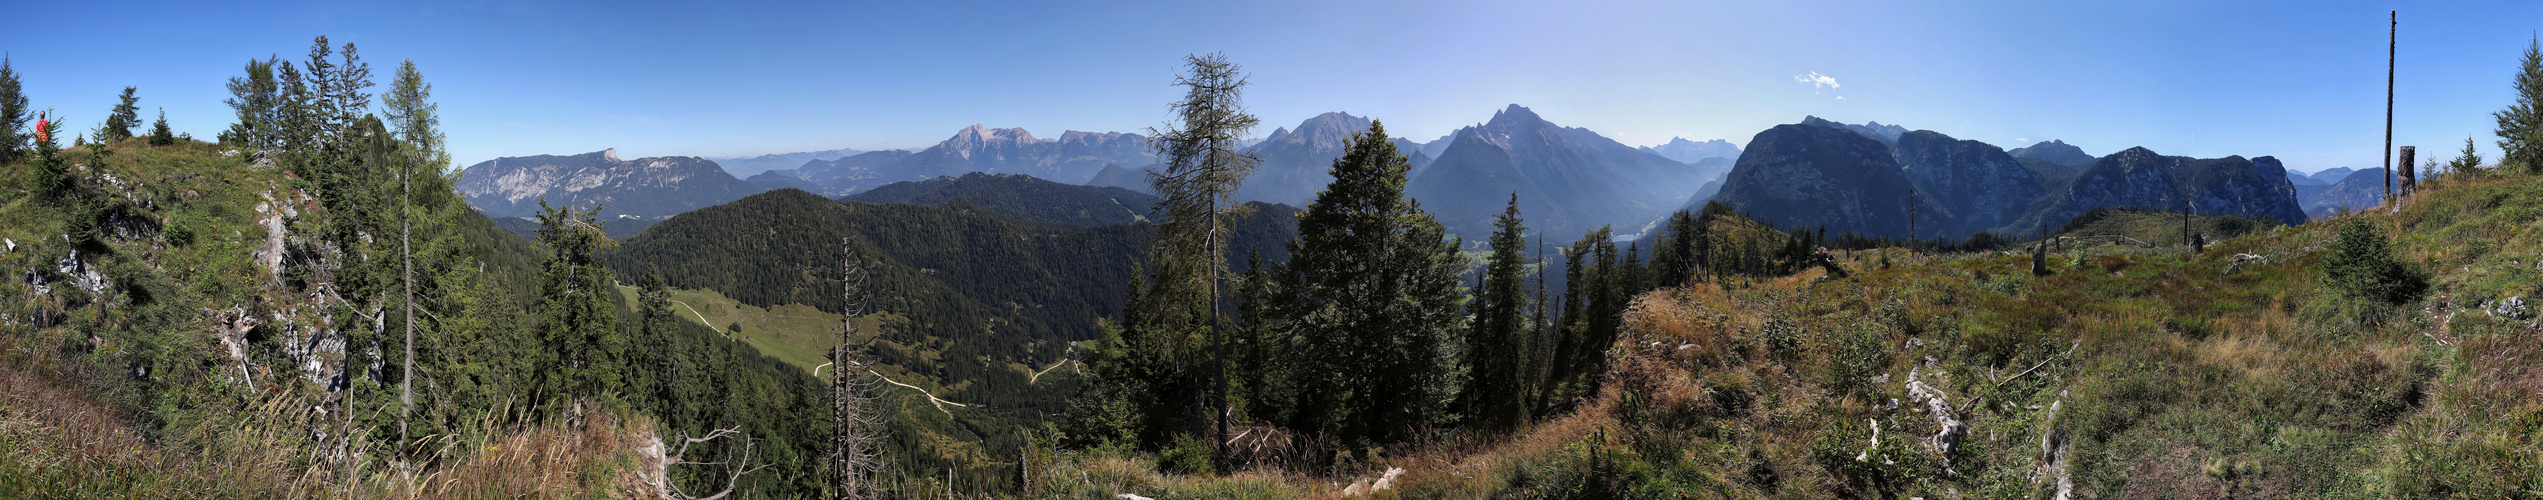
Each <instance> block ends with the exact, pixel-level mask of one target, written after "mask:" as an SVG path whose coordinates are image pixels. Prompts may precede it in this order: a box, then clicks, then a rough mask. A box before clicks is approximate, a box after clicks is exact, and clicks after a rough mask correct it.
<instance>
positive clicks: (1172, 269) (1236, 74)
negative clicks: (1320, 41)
mask: <svg viewBox="0 0 2543 500" xmlns="http://www.w3.org/2000/svg"><path fill="white" fill-rule="evenodd" d="M1185 63H1186V65H1187V67H1186V68H1185V70H1184V72H1183V73H1182V74H1180V75H1176V77H1175V85H1178V86H1181V87H1183V88H1184V97H1183V99H1182V100H1180V101H1177V102H1175V103H1174V104H1173V105H1172V109H1173V111H1174V118H1175V121H1173V122H1170V123H1168V124H1167V125H1166V128H1165V129H1163V130H1155V129H1151V130H1150V131H1149V132H1150V133H1151V134H1152V135H1154V136H1155V137H1156V139H1155V147H1156V148H1157V152H1158V153H1159V154H1158V156H1160V157H1162V158H1160V160H1161V162H1162V163H1163V165H1162V166H1161V167H1162V168H1161V169H1159V170H1155V171H1151V172H1149V174H1148V183H1149V185H1150V186H1152V187H1153V188H1155V190H1156V192H1157V197H1158V198H1159V200H1158V202H1157V205H1158V209H1159V211H1160V212H1163V213H1164V216H1165V219H1164V220H1163V221H1162V222H1161V223H1159V224H1158V226H1157V236H1156V242H1155V243H1154V245H1153V246H1151V247H1150V250H1149V253H1150V257H1149V261H1148V262H1149V265H1150V266H1152V269H1150V271H1151V272H1153V273H1155V274H1154V275H1153V277H1152V278H1151V279H1152V280H1153V283H1151V284H1150V286H1149V288H1148V293H1147V294H1146V296H1145V297H1143V298H1140V299H1139V300H1135V301H1134V304H1133V305H1132V307H1136V308H1140V309H1143V311H1144V312H1143V313H1142V314H1138V315H1137V317H1138V319H1139V320H1140V321H1133V322H1131V324H1129V325H1128V328H1129V330H1130V331H1129V332H1126V333H1128V335H1126V336H1125V338H1126V340H1128V341H1129V342H1131V344H1130V347H1131V348H1133V349H1141V350H1147V351H1151V352H1154V353H1156V356H1154V358H1153V359H1155V360H1156V361H1158V362H1161V363H1164V365H1165V366H1162V367H1160V369H1162V370H1164V371H1165V372H1166V373H1174V374H1177V376H1176V377H1175V378H1173V379H1172V380H1174V381H1173V382H1161V383H1162V384H1168V385H1170V387H1162V388H1160V389H1162V390H1158V391H1154V394H1155V396H1157V397H1160V398H1174V399H1187V398H1188V399H1187V400H1188V401H1189V404H1190V406H1188V407H1187V409H1188V412H1187V413H1186V414H1185V416H1184V417H1183V418H1182V420H1185V422H1183V423H1184V425H1185V427H1186V429H1188V431H1189V432H1191V433H1195V434H1198V433H1201V432H1204V429H1205V428H1206V427H1207V425H1208V422H1209V421H1210V420H1212V416H1209V415H1205V414H1204V412H1211V413H1217V415H1215V417H1216V418H1215V420H1216V421H1217V423H1218V432H1217V435H1218V436H1219V438H1220V439H1217V440H1214V441H1213V442H1224V441H1225V439H1224V438H1225V436H1226V433H1227V429H1226V428H1227V419H1226V412H1225V411H1224V401H1225V400H1226V397H1225V396H1226V392H1227V379H1226V374H1225V368H1226V363H1225V362H1224V361H1225V360H1226V354H1227V353H1226V347H1225V343H1224V339H1223V338H1221V332H1222V330H1223V329H1222V327H1221V326H1220V325H1219V312H1218V302H1219V300H1218V296H1219V294H1218V290H1219V288H1220V285H1219V282H1220V279H1221V275H1222V274H1223V273H1224V272H1225V270H1226V267H1227V259H1226V247H1227V241H1228V237H1229V227H1228V225H1229V222H1230V219H1233V218H1236V217H1240V216H1242V214H1241V213H1239V208H1240V207H1241V205H1239V204H1237V202H1236V199H1235V195H1236V187H1237V185H1238V184H1239V183H1241V182H1243V181H1244V180H1245V176H1246V175H1247V174H1249V173H1251V172H1253V170H1254V164H1255V158H1254V155H1253V154H1251V153H1246V152H1243V151H1241V148H1242V147H1243V142H1242V141H1243V140H1244V139H1245V134H1246V133H1247V132H1248V131H1250V130H1252V129H1253V128H1254V125H1255V124H1257V123H1259V120H1257V119H1255V118H1254V115H1251V114H1247V113H1246V111H1245V105H1244V89H1245V86H1246V85H1247V83H1248V82H1247V81H1246V79H1245V75H1244V73H1243V71H1242V70H1241V69H1240V68H1239V67H1238V66H1237V65H1236V64H1235V63H1232V62H1229V61H1228V60H1227V57H1226V56H1223V55H1217V54H1212V55H1207V56H1201V55H1194V56H1189V57H1187V58H1185ZM1203 335H1207V336H1208V337H1209V338H1208V340H1209V343H1210V344H1212V345H1211V349H1209V350H1207V351H1205V350H1204V349H1203V348H1202V345H1203V344H1202V342H1201V340H1202V336H1203ZM1209 359H1215V360H1216V362H1210V363H1209V364H1207V365H1204V364H1203V363H1204V362H1205V361H1208V360H1209ZM1205 367H1206V369H1208V370H1212V371H1215V372H1216V375H1217V377H1216V378H1217V384H1216V386H1217V387H1216V389H1214V390H1213V389H1209V388H1208V387H1207V386H1206V385H1204V384H1190V383H1189V382H1188V381H1189V380H1191V379H1195V378H1203V377H1206V376H1208V375H1211V374H1212V371H1202V370H1204V369H1205ZM1186 385H1188V387H1187V386H1186ZM1213 397H1215V399H1216V401H1218V404H1213V403H1212V401H1211V400H1212V399H1213ZM1214 409H1215V410H1214Z"/></svg>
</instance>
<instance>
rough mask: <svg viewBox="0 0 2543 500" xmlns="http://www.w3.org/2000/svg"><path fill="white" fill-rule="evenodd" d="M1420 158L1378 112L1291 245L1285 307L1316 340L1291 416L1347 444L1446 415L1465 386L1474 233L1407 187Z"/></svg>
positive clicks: (1309, 341) (1306, 351)
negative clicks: (1468, 249) (1453, 225)
mask: <svg viewBox="0 0 2543 500" xmlns="http://www.w3.org/2000/svg"><path fill="white" fill-rule="evenodd" d="M1410 168H1411V165H1410V163H1409V161H1408V160H1406V159H1405V158H1404V155H1403V154H1401V153H1398V152H1396V150H1395V145H1394V144H1393V143H1391V142H1389V141H1388V140H1387V136H1386V129H1385V127H1384V126H1383V124H1382V123H1378V122H1371V125H1370V127H1369V131H1368V132H1367V133H1365V134H1357V135H1354V136H1353V137H1352V139H1351V142H1350V144H1349V146H1348V147H1347V149H1346V150H1345V153H1343V155H1342V156H1341V157H1339V158H1335V159H1334V161H1333V168H1332V170H1331V172H1332V174H1333V178H1334V180H1333V183H1332V184H1330V185H1328V186H1326V187H1325V189H1324V191H1323V192H1321V193H1318V194H1317V195H1316V199H1315V200H1314V201H1313V202H1310V203H1309V204H1308V206H1307V209H1306V210H1305V211H1304V212H1302V214H1301V216H1300V217H1299V219H1298V239H1297V240H1293V241H1291V242H1290V244H1289V252H1290V260H1289V263H1288V265H1287V266H1285V267H1286V268H1287V272H1286V273H1284V275H1285V277H1286V279H1284V280H1283V281H1282V282H1281V284H1280V305H1279V308H1280V312H1279V314H1278V316H1280V317H1283V318H1287V320H1288V323H1287V324H1288V325H1289V328H1290V329H1291V330H1292V331H1293V332H1294V334H1295V335H1297V336H1298V337H1300V338H1301V339H1302V340H1303V342H1304V344H1305V347H1304V348H1303V349H1300V350H1299V351H1300V352H1298V353H1297V354H1296V356H1297V358H1296V359H1298V360H1299V362H1300V366H1298V367H1297V371H1296V373H1297V374H1298V375H1299V376H1300V377H1301V379H1300V380H1299V381H1298V384H1299V386H1298V394H1299V395H1300V403H1299V404H1298V405H1297V407H1296V410H1295V411H1296V414H1297V416H1298V417H1297V418H1296V419H1293V421H1292V423H1291V424H1292V426H1294V427H1296V428H1300V429H1314V430H1317V431H1321V432H1322V433H1323V434H1325V435H1327V436H1328V437H1330V438H1333V439H1336V440H1338V442H1340V443H1343V444H1346V445H1353V446H1356V445H1365V444H1372V443H1390V442H1396V441H1400V440H1403V439H1409V438H1413V437H1416V436H1415V434H1414V432H1416V431H1418V430H1420V429H1425V428H1430V427H1432V426H1436V425H1440V424H1443V423H1444V422H1445V420H1446V419H1447V418H1449V417H1452V416H1453V415H1451V414H1450V413H1449V411H1448V410H1449V408H1450V405H1451V404H1452V403H1453V402H1454V401H1455V397H1456V392H1457V390H1458V389H1459V388H1460V387H1462V386H1463V385H1464V384H1463V383H1462V381H1460V380H1458V371H1457V368H1458V367H1457V366H1456V365H1457V360H1458V359H1460V356H1462V354H1461V353H1460V351H1462V350H1463V348H1464V347H1465V346H1464V345H1463V342H1461V339H1460V338H1459V335H1458V334H1459V333H1461V332H1462V330H1463V328H1462V325H1459V322H1460V319H1461V318H1460V316H1462V315H1461V314H1459V313H1460V311H1459V310H1458V309H1459V308H1458V307H1457V302H1458V301H1459V300H1460V299H1461V298H1462V294H1460V293H1458V290H1457V287H1458V285H1459V281H1458V273H1460V272H1462V271H1464V269H1465V267H1466V266H1465V264H1466V259H1465V257H1464V256H1462V255H1459V254H1458V253H1457V248H1458V247H1459V246H1462V241H1457V240H1450V239H1449V238H1447V237H1446V230H1445V229H1443V228H1442V227H1441V226H1440V225H1439V223H1438V222H1437V221H1436V220H1435V219H1434V218H1433V217H1432V216H1431V215H1430V214H1429V213H1428V212H1424V211H1422V210H1421V207H1420V206H1419V205H1418V204H1416V203H1414V202H1413V201H1411V200H1408V199H1406V198H1405V197H1404V184H1405V172H1406V171H1408V170H1410Z"/></svg>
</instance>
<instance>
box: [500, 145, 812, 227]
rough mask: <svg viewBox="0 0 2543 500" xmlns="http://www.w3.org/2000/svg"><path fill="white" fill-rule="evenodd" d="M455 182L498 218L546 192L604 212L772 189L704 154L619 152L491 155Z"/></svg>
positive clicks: (659, 208)
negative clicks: (624, 155) (622, 155)
mask: <svg viewBox="0 0 2543 500" xmlns="http://www.w3.org/2000/svg"><path fill="white" fill-rule="evenodd" d="M457 187H458V188H459V192H460V194H462V195H465V196H466V197H467V199H468V204H469V205H470V206H474V207H477V209H478V210H480V211H483V212H485V213H487V214H488V215H492V216H496V217H504V216H529V215H535V214H537V213H538V210H539V200H540V199H542V198H544V199H546V200H547V202H548V204H550V205H557V206H571V207H576V208H583V209H588V208H591V207H592V206H594V205H598V206H600V207H601V215H603V216H617V215H635V216H648V217H660V216H668V215H672V214H677V213H680V212H686V211H689V210H694V209H697V208H699V207H706V206H713V205H717V204H721V203H724V202H728V201H733V200H738V199H741V198H742V197H744V196H750V195H753V194H757V193H759V192H761V191H766V190H767V189H766V188H762V187H760V186H759V185H756V184H752V183H749V182H744V181H742V180H741V179H735V178H733V175H732V174H728V173H725V172H724V168H723V167H720V166H717V165H716V164H715V162H712V161H707V160H706V159H704V158H697V157H688V156H673V157H653V158H639V159H636V160H635V161H623V160H619V159H618V155H617V151H616V150H602V151H596V152H592V153H585V154H580V155H574V156H552V155H539V156H526V157H513V158H497V159H494V160H488V161H486V162H484V163H478V164H476V165H474V166H470V167H468V169H467V170H466V171H465V173H464V175H463V176H462V177H461V180H460V182H459V185H458V186H457Z"/></svg>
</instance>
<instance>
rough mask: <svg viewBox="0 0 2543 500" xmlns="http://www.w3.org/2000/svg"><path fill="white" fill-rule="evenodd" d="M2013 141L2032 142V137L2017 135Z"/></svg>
mask: <svg viewBox="0 0 2543 500" xmlns="http://www.w3.org/2000/svg"><path fill="white" fill-rule="evenodd" d="M2013 142H2031V139H2029V138H2025V137H2015V138H2013Z"/></svg>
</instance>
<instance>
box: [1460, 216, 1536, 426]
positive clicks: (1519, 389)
mask: <svg viewBox="0 0 2543 500" xmlns="http://www.w3.org/2000/svg"><path fill="white" fill-rule="evenodd" d="M1493 225H1494V226H1495V227H1496V229H1495V230H1494V231H1493V233H1492V242H1491V243H1492V258H1491V260H1489V261H1487V263H1486V264H1485V265H1484V274H1483V286H1481V287H1478V288H1476V289H1475V297H1474V300H1473V301H1472V302H1469V303H1468V305H1469V307H1471V308H1472V310H1473V312H1474V318H1475V319H1474V334H1473V335H1472V336H1471V338H1472V339H1473V340H1474V345H1473V346H1472V348H1471V349H1468V350H1467V351H1466V353H1467V359H1468V361H1467V366H1470V367H1472V368H1473V370H1474V377H1473V379H1472V383H1471V385H1469V386H1468V389H1467V390H1466V392H1465V394H1466V397H1467V401H1469V402H1470V403H1469V404H1468V405H1467V407H1468V408H1469V410H1468V411H1471V412H1473V414H1472V415H1471V418H1472V419H1473V422H1474V423H1475V425H1476V426H1477V427H1479V428H1482V429H1487V430H1490V431H1496V432H1507V431H1509V430H1510V429H1513V428H1516V427H1518V425H1519V424H1520V423H1521V422H1522V421H1523V420H1525V419H1526V418H1527V413H1526V412H1527V408H1528V405H1527V387H1526V380H1525V379H1524V378H1522V377H1523V375H1524V374H1525V373H1526V366H1527V363H1526V359H1527V358H1526V356H1527V353H1528V352H1529V351H1528V345H1527V322H1528V318H1527V316H1526V306H1527V302H1528V300H1527V294H1526V291H1525V290H1523V287H1524V286H1525V283H1523V282H1524V281H1526V279H1527V278H1526V275H1525V271H1526V269H1525V268H1526V267H1527V259H1526V258H1525V257H1524V256H1522V255H1520V254H1519V248H1520V247H1522V246H1525V245H1527V236H1526V232H1527V226H1525V225H1523V224H1522V221H1521V219H1520V218H1519V197H1518V195H1517V194H1516V193H1513V194H1511V195H1510V205H1509V207H1508V208H1506V209H1503V210H1502V212H1501V216H1500V217H1497V218H1495V219H1494V220H1493Z"/></svg>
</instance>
